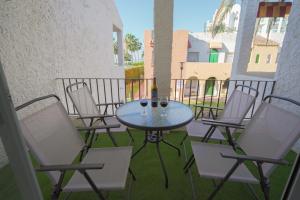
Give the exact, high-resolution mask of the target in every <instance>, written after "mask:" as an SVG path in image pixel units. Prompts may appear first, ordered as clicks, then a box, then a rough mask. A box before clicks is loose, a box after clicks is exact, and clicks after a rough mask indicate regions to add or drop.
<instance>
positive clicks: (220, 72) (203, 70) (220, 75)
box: [183, 62, 231, 80]
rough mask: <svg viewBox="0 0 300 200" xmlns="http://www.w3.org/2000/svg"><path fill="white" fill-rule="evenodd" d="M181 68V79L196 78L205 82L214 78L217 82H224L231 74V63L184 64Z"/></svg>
mask: <svg viewBox="0 0 300 200" xmlns="http://www.w3.org/2000/svg"><path fill="white" fill-rule="evenodd" d="M183 66H184V68H183V78H185V79H189V78H190V77H197V78H198V79H203V80H206V79H208V78H210V77H215V78H216V79H217V80H226V79H228V78H229V77H230V74H231V63H199V62H186V63H184V65H183Z"/></svg>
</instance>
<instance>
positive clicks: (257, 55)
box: [255, 54, 259, 64]
mask: <svg viewBox="0 0 300 200" xmlns="http://www.w3.org/2000/svg"><path fill="white" fill-rule="evenodd" d="M255 63H256V64H258V63H259V54H256V57H255Z"/></svg>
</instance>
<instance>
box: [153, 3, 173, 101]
mask: <svg viewBox="0 0 300 200" xmlns="http://www.w3.org/2000/svg"><path fill="white" fill-rule="evenodd" d="M173 5H174V2H173V0H154V76H155V77H156V79H157V83H158V95H159V96H169V94H170V85H171V61H172V41H173Z"/></svg>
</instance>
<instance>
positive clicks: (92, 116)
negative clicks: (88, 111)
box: [77, 115, 114, 119]
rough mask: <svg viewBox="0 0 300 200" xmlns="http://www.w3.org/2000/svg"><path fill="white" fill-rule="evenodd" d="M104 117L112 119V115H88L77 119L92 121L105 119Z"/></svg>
mask: <svg viewBox="0 0 300 200" xmlns="http://www.w3.org/2000/svg"><path fill="white" fill-rule="evenodd" d="M105 117H114V115H89V116H82V117H78V118H77V119H94V118H105Z"/></svg>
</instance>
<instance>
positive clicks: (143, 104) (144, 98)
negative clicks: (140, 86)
mask: <svg viewBox="0 0 300 200" xmlns="http://www.w3.org/2000/svg"><path fill="white" fill-rule="evenodd" d="M140 104H141V106H142V107H143V108H144V109H143V111H142V113H141V115H142V116H146V115H147V112H146V106H147V105H148V100H147V98H146V97H143V98H142V99H141V100H140Z"/></svg>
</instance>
